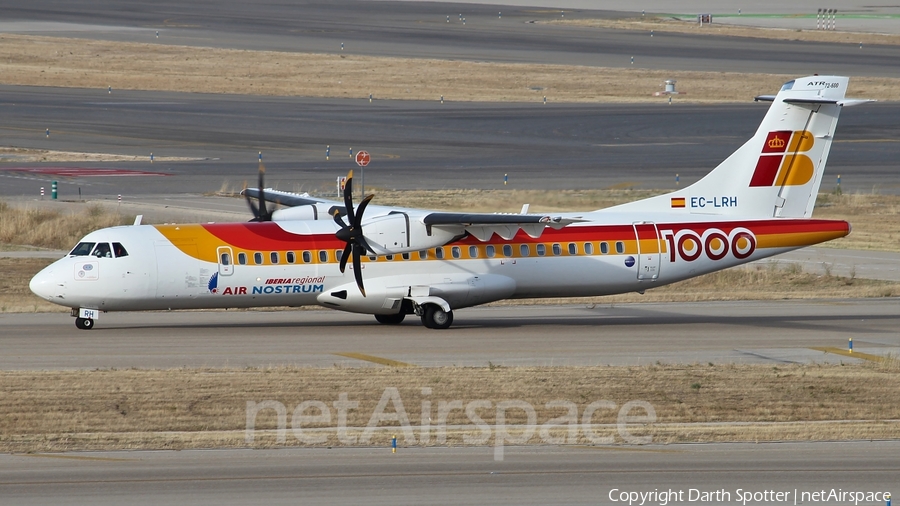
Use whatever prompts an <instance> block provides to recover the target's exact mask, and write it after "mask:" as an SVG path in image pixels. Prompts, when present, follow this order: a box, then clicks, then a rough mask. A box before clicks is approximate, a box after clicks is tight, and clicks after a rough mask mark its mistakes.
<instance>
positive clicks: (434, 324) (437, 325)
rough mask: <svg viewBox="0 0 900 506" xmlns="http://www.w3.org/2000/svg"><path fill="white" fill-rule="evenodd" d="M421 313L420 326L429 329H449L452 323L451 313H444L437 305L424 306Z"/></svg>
mask: <svg viewBox="0 0 900 506" xmlns="http://www.w3.org/2000/svg"><path fill="white" fill-rule="evenodd" d="M423 309H424V311H423V312H422V315H421V316H422V325H425V327H427V328H429V329H449V328H450V325H451V324H452V323H453V311H444V310H443V309H441V306H438V305H437V304H426V305H425V307H424V308H423Z"/></svg>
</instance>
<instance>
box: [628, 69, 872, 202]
mask: <svg viewBox="0 0 900 506" xmlns="http://www.w3.org/2000/svg"><path fill="white" fill-rule="evenodd" d="M848 81H849V78H847V77H837V76H810V77H804V78H800V79H795V80H793V81H789V82H787V83H785V84H784V86H782V87H781V91H779V92H778V95H775V96H762V97H757V100H771V101H772V105H771V107H769V112H768V113H767V114H766V117H765V118H764V119H763V121H762V124H760V126H759V129H758V130H757V131H756V134H755V135H754V136H753V137H752V138H751V139H750V140H749V141H747V142H746V143H745V144H744V145H743V146H741V147H740V148H739V149H738V150H737V151H735V152H734V153H733V154H732V155H731V156H729V157H728V158H727V159H725V161H723V162H722V163H721V164H719V166H718V167H716V168H715V169H714V170H713V171H712V172H710V173H709V174H707V175H706V177H704V178H703V179H701V180H700V181H697V182H696V183H695V184H693V185H691V186H688V187H687V188H684V189H683V190H678V191H675V192H672V193H670V194H667V195H660V196H658V197H652V198H650V199H646V200H642V201H638V202H633V203H631V204H625V205H623V206H618V207H617V208H616V210H617V211H638V210H641V211H678V212H688V213H695V214H717V215H735V216H741V217H752V218H771V217H785V218H808V217H810V216H811V215H812V210H813V207H814V206H815V203H816V196H817V194H818V192H819V185H821V183H822V174H823V172H824V170H825V162H826V160H827V159H828V152H829V150H830V149H831V142H832V138H833V135H834V129H835V127H836V126H837V121H838V116H839V115H840V113H841V108H842V107H843V106H845V105H856V104H859V103H863V102H867V101H868V100H845V99H844V94H845V92H846V90H847V83H848Z"/></svg>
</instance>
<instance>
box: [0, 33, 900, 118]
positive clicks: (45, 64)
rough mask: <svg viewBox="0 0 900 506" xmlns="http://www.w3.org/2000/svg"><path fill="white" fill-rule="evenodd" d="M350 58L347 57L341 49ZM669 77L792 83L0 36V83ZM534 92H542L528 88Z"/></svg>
mask: <svg viewBox="0 0 900 506" xmlns="http://www.w3.org/2000/svg"><path fill="white" fill-rule="evenodd" d="M348 53H349V51H348ZM672 77H676V78H677V79H678V85H679V89H680V90H681V91H685V92H687V93H688V94H687V95H682V96H678V97H677V99H676V100H678V101H691V102H721V101H729V102H731V101H747V100H749V99H750V98H751V97H753V96H755V95H758V94H762V93H773V92H775V91H777V90H778V89H779V88H780V87H781V85H782V83H784V82H785V81H787V80H788V79H791V78H793V77H796V76H788V75H775V74H746V73H725V72H687V71H685V72H677V73H675V74H673V73H672V72H671V71H662V70H645V69H631V68H629V69H623V68H602V67H587V66H574V65H545V64H514V63H486V62H474V61H449V60H435V59H414V58H389V57H371V56H360V55H353V54H318V53H287V52H275V51H247V50H236V49H220V48H205V47H188V46H172V45H163V44H157V43H139V42H118V41H116V42H112V41H94V40H83V39H67V38H59V37H38V36H30V35H12V34H3V35H0V83H2V84H14V85H27V86H63V87H82V88H95V89H103V90H106V88H107V86H112V88H113V93H115V90H120V89H126V90H158V91H180V92H203V93H240V94H256V95H279V96H307V97H338V98H348V97H358V98H364V97H368V96H369V94H370V93H371V94H373V95H374V97H375V98H376V99H390V100H438V99H439V97H440V96H441V95H443V96H444V98H445V99H446V100H449V101H490V102H497V101H502V102H537V101H540V100H541V97H543V96H545V95H546V96H547V98H548V100H550V101H552V102H637V101H663V100H665V99H664V98H658V97H656V98H654V97H652V96H651V94H652V93H653V92H655V91H659V90H660V86H661V85H662V83H663V81H664V80H665V79H669V78H672ZM850 86H851V90H850V93H852V94H853V96H858V97H862V98H874V99H878V100H898V99H900V79H894V78H874V77H855V78H854V79H853V80H852V81H851V85H850ZM533 88H540V89H539V90H534V89H533Z"/></svg>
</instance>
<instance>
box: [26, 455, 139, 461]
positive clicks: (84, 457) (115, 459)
mask: <svg viewBox="0 0 900 506" xmlns="http://www.w3.org/2000/svg"><path fill="white" fill-rule="evenodd" d="M13 456H15V457H39V458H45V459H69V460H96V461H100V462H128V461H132V460H137V459H119V458H115V457H88V456H87V455H56V454H53V453H14V454H13Z"/></svg>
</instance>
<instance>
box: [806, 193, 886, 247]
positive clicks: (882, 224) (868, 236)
mask: <svg viewBox="0 0 900 506" xmlns="http://www.w3.org/2000/svg"><path fill="white" fill-rule="evenodd" d="M813 215H814V216H815V217H816V218H827V219H838V220H846V221H849V222H850V224H851V225H852V226H853V231H852V232H851V233H850V235H849V236H847V237H844V238H841V239H838V240H836V241H831V242H829V243H825V244H824V245H823V246H825V247H831V248H846V249H864V250H878V251H900V197H898V196H896V195H878V194H877V193H874V192H873V193H854V194H844V195H836V194H833V193H831V194H825V193H822V194H819V198H818V200H817V201H816V210H815V212H814V214H813Z"/></svg>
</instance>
